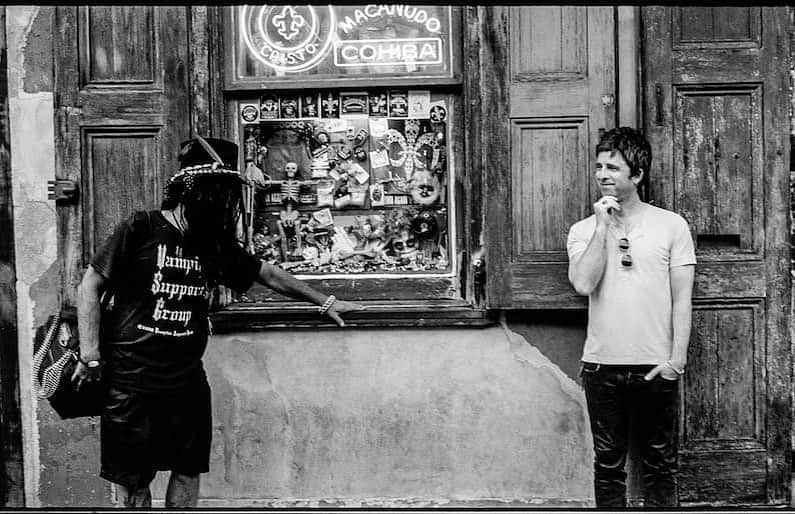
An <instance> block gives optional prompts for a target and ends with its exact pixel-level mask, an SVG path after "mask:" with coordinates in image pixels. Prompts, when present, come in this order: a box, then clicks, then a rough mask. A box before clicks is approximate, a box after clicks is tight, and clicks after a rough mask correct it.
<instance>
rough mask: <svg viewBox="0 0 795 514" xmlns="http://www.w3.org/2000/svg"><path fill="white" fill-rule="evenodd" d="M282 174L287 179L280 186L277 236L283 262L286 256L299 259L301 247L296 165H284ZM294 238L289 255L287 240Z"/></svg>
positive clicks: (299, 187)
mask: <svg viewBox="0 0 795 514" xmlns="http://www.w3.org/2000/svg"><path fill="white" fill-rule="evenodd" d="M284 172H285V174H286V175H287V178H286V179H285V180H284V181H283V182H282V184H281V193H282V205H283V206H284V210H282V211H281V212H280V213H279V222H278V228H279V236H280V238H281V239H280V242H281V245H282V255H284V258H285V260H287V259H288V256H293V257H300V256H301V255H302V253H303V245H302V244H301V218H300V214H301V213H300V212H299V211H298V209H297V208H296V207H298V203H299V202H298V194H299V191H300V189H301V181H300V180H298V179H297V178H296V174H297V173H298V165H297V164H296V163H294V162H288V163H287V164H285V165H284ZM292 237H295V250H294V251H293V252H292V253H290V251H289V249H288V246H287V243H288V240H289V239H291V238H292Z"/></svg>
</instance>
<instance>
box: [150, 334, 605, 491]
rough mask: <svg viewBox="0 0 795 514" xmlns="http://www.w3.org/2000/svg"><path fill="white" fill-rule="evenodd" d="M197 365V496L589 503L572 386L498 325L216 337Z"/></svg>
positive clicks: (580, 411) (584, 436)
mask: <svg viewBox="0 0 795 514" xmlns="http://www.w3.org/2000/svg"><path fill="white" fill-rule="evenodd" d="M205 367H206V368H207V372H208V376H209V379H210V383H211V385H212V387H213V399H214V406H213V412H214V418H215V419H214V422H215V423H214V427H215V430H214V444H213V456H212V463H211V466H210V467H211V471H210V473H209V474H208V475H206V476H205V477H203V479H202V496H203V497H204V498H205V502H206V503H207V504H218V505H230V504H232V505H251V504H254V505H263V504H264V505H275V506H285V505H295V504H296V501H298V502H300V504H305V505H317V504H318V502H320V501H324V502H327V503H328V504H340V505H347V506H359V505H378V506H403V505H413V506H418V505H447V504H452V505H471V504H472V503H473V501H480V502H482V501H490V502H491V503H492V504H495V505H499V504H500V503H501V502H504V501H509V502H514V503H515V504H528V505H530V504H538V503H542V504H567V503H568V504H571V503H569V502H573V504H575V505H577V504H587V502H589V501H590V496H591V486H590V462H591V458H592V457H591V451H590V444H591V443H590V433H589V431H588V428H587V416H586V413H585V407H584V395H583V393H582V390H581V389H580V388H579V386H578V385H577V384H576V383H575V382H574V381H573V380H572V379H571V378H570V377H568V376H567V375H566V374H565V373H563V372H562V371H561V370H560V368H558V367H557V366H556V365H555V364H553V363H552V362H550V361H549V359H547V358H546V357H544V355H542V354H541V353H540V352H539V351H538V350H537V349H536V348H534V347H533V346H531V345H530V344H528V342H527V341H526V340H525V339H524V338H523V337H521V336H520V335H518V334H516V333H513V332H511V331H510V330H507V329H504V328H503V327H502V326H496V327H491V328H486V329H447V330H446V329H435V330H425V329H416V330H411V329H405V330H387V329H382V330H361V329H360V330H357V329H349V330H336V331H271V332H262V333H244V334H236V335H229V336H224V337H214V338H213V340H212V342H211V344H210V346H209V349H208V352H207V356H206V359H205ZM164 483H165V476H163V477H160V478H159V479H158V482H157V485H156V487H155V492H156V496H162V491H163V490H164ZM212 498H223V499H225V500H224V501H222V502H217V503H216V502H213V501H212V500H211V499H212Z"/></svg>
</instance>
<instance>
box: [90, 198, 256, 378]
mask: <svg viewBox="0 0 795 514" xmlns="http://www.w3.org/2000/svg"><path fill="white" fill-rule="evenodd" d="M183 241H184V240H183V236H182V234H181V233H180V231H179V230H177V229H176V228H175V227H174V226H173V225H171V224H170V223H169V222H168V221H166V219H165V218H164V217H163V215H162V214H161V212H160V211H150V212H149V213H147V212H143V211H141V212H136V213H135V214H134V215H133V216H131V217H130V218H129V219H128V220H126V221H124V222H122V223H120V224H119V225H118V226H117V227H116V229H115V230H114V232H113V234H112V235H111V236H110V237H109V238H108V240H107V241H106V242H105V245H104V246H103V247H102V248H101V249H100V251H99V252H97V254H96V255H95V256H94V259H93V260H92V261H91V265H92V266H93V267H94V269H96V270H97V271H98V272H99V273H100V274H101V275H102V276H103V277H105V278H106V279H107V280H108V288H109V290H110V291H111V292H112V293H113V302H112V307H111V308H110V309H109V310H106V311H105V312H103V313H102V338H101V339H102V341H101V346H100V351H101V353H102V358H103V360H104V361H105V369H104V373H105V376H106V378H107V380H108V381H109V383H111V384H114V385H118V386H123V387H126V388H129V389H133V390H137V391H143V392H157V391H178V390H184V389H187V388H191V387H193V386H195V385H196V384H197V383H199V382H202V381H204V380H206V378H205V374H204V368H203V367H202V363H201V358H202V355H203V354H204V350H205V348H206V346H207V334H208V298H209V291H208V288H207V283H206V279H205V276H204V274H203V273H202V268H201V264H200V263H199V260H198V258H197V257H196V256H195V255H191V254H189V253H188V252H187V251H186V250H185V248H184V242H183ZM259 269H260V261H259V260H258V259H256V258H254V257H252V256H250V255H249V254H247V253H246V252H245V251H244V250H243V248H241V247H239V246H237V247H236V248H235V250H234V252H233V253H232V254H230V255H225V256H224V259H223V262H222V265H221V270H220V282H221V283H222V284H224V285H226V286H228V287H231V288H232V289H235V290H238V291H245V290H246V289H248V288H249V287H250V286H251V284H252V283H253V281H254V279H255V278H256V277H257V274H258V273H259Z"/></svg>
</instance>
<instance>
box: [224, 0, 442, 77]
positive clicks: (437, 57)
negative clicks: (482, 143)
mask: <svg viewBox="0 0 795 514" xmlns="http://www.w3.org/2000/svg"><path fill="white" fill-rule="evenodd" d="M237 22H238V23H237V25H238V37H239V41H240V45H239V47H238V48H240V49H241V50H243V49H245V50H246V51H247V52H246V55H247V56H248V59H250V61H249V62H251V60H253V61H254V62H258V63H260V64H262V65H264V66H265V69H270V70H272V71H271V72H270V73H271V74H272V73H274V72H275V74H276V75H284V74H287V73H300V72H306V71H308V70H311V69H315V68H320V69H322V70H325V71H324V73H333V71H332V69H338V70H343V69H346V70H347V69H351V68H358V69H359V70H362V69H370V68H372V69H373V70H374V71H375V72H378V71H376V70H378V69H379V67H383V66H392V67H394V66H407V67H408V69H409V70H416V69H417V67H418V66H424V67H426V68H427V67H429V66H430V67H434V66H436V67H437V68H435V69H434V72H438V71H437V70H438V66H439V65H441V66H442V68H443V69H445V68H447V67H448V66H449V64H448V60H447V59H445V57H449V56H446V55H445V52H446V51H448V52H449V50H446V47H447V45H448V44H449V37H450V34H449V26H448V25H446V23H448V22H449V7H440V6H425V7H423V6H415V5H395V4H390V5H376V4H369V5H364V6H341V5H335V6H332V5H326V6H320V5H245V6H241V7H239V8H238V16H237ZM321 65H322V66H321ZM241 66H243V68H240V71H241V72H242V73H244V74H248V73H250V72H249V71H243V70H249V69H251V68H246V67H245V63H244V62H242V61H241ZM260 69H262V68H260ZM354 73H355V72H354ZM268 74H269V73H265V74H264V75H265V76H267V75H268ZM259 75H260V76H262V72H259Z"/></svg>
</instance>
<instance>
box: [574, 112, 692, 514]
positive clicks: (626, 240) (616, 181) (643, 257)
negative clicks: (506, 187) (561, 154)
mask: <svg viewBox="0 0 795 514" xmlns="http://www.w3.org/2000/svg"><path fill="white" fill-rule="evenodd" d="M650 164H651V147H650V145H649V142H648V141H647V140H646V138H645V137H643V135H642V134H641V133H640V132H638V131H636V130H634V129H632V128H629V127H619V128H616V129H613V130H610V131H608V132H606V133H605V134H604V135H603V136H602V138H601V139H600V141H599V143H598V144H597V145H596V169H595V172H594V176H595V178H596V181H597V183H598V185H599V189H600V191H601V195H602V196H601V198H600V199H599V200H598V201H597V202H596V203H595V204H594V205H593V209H594V214H592V215H591V216H589V217H587V218H585V219H583V220H581V221H579V222H577V223H575V224H574V225H573V226H572V227H571V229H570V230H569V236H568V241H567V248H568V253H569V281H570V282H571V284H572V285H573V286H574V289H575V290H576V291H577V293H579V294H581V295H585V296H588V334H587V338H586V340H585V347H584V349H583V355H582V380H583V386H584V388H585V395H586V400H587V403H588V415H589V417H590V422H591V432H592V434H593V440H594V454H595V455H594V490H595V496H596V506H597V507H625V506H626V472H625V471H624V465H625V463H626V456H627V448H628V439H629V437H628V431H629V426H628V425H629V418H630V415H631V414H632V413H634V414H635V418H636V420H637V429H638V430H639V439H640V441H641V459H642V463H643V486H644V490H645V506H646V507H664V506H665V507H669V506H677V505H678V490H677V477H676V475H677V471H678V466H677V431H676V426H677V401H678V385H679V378H680V377H681V375H682V374H684V371H685V364H686V362H687V345H688V342H689V340H690V322H691V310H692V307H691V296H692V292H693V277H694V272H695V264H696V256H695V251H694V248H693V240H692V237H691V235H690V230H689V228H688V225H687V222H686V221H685V220H684V219H683V218H682V217H681V216H679V215H678V214H676V213H674V212H671V211H667V210H665V209H661V208H659V207H655V206H653V205H650V204H648V203H645V202H643V201H642V200H641V199H640V195H639V194H638V189H639V187H643V185H645V183H646V182H647V180H648V175H649V165H650Z"/></svg>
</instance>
